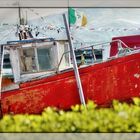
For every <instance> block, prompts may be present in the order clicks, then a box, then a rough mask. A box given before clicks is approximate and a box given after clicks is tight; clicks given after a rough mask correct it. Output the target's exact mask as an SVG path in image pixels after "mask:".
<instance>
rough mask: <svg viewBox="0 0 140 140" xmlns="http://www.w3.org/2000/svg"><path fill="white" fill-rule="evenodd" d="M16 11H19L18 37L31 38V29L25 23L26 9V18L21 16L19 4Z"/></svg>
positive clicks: (21, 38)
mask: <svg viewBox="0 0 140 140" xmlns="http://www.w3.org/2000/svg"><path fill="white" fill-rule="evenodd" d="M18 13H19V26H18V35H19V39H20V40H23V39H28V38H33V35H32V33H31V30H30V28H29V26H28V25H27V11H26V20H25V19H24V18H23V17H22V16H21V7H20V6H19V9H18Z"/></svg>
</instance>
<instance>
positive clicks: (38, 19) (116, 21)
mask: <svg viewBox="0 0 140 140" xmlns="http://www.w3.org/2000/svg"><path fill="white" fill-rule="evenodd" d="M75 10H77V11H79V12H83V13H84V14H85V15H86V17H87V21H88V22H87V25H86V26H85V27H79V28H71V32H72V36H73V38H74V42H76V43H79V44H80V43H88V42H89V43H91V44H92V43H97V42H105V41H110V40H111V39H112V37H116V36H125V35H134V34H140V8H75ZM21 11H22V12H21V14H22V16H23V17H26V14H27V19H28V24H29V25H30V26H31V28H33V30H34V32H33V34H34V35H35V33H36V32H37V31H39V35H38V36H37V37H53V38H56V39H66V32H65V27H64V22H63V18H62V13H67V9H66V8H28V9H27V8H24V9H22V10H21ZM18 22H19V19H18V9H14V8H11V9H10V8H6V9H4V8H2V9H0V43H6V41H8V40H15V39H18V38H17V37H16V36H15V33H16V31H17V27H16V24H18ZM7 23H8V25H7Z"/></svg>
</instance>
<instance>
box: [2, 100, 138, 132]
mask: <svg viewBox="0 0 140 140" xmlns="http://www.w3.org/2000/svg"><path fill="white" fill-rule="evenodd" d="M133 101H134V104H127V103H120V102H118V101H113V106H112V108H100V109H99V108H97V107H96V105H95V104H94V103H93V102H92V101H89V102H88V104H87V107H86V108H85V107H84V106H83V105H76V106H73V107H72V111H67V112H65V111H63V110H60V111H58V110H57V109H54V108H50V107H48V108H46V109H45V110H44V111H43V112H42V114H41V115H28V114H25V115H5V116H4V117H3V119H1V120H0V131H1V132H140V99H139V98H134V99H133Z"/></svg>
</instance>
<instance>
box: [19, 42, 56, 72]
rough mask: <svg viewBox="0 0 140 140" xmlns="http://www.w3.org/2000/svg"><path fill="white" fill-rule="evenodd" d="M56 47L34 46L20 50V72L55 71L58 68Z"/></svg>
mask: <svg viewBox="0 0 140 140" xmlns="http://www.w3.org/2000/svg"><path fill="white" fill-rule="evenodd" d="M55 49H56V48H55V45H53V44H51V45H50V44H49V45H46V44H42V45H41V44H39V45H38V44H34V45H32V46H28V47H22V48H19V58H20V71H21V73H22V74H24V73H33V72H42V71H46V70H53V69H54V68H55V67H56V60H55V58H54V57H56V56H55V54H54V53H55Z"/></svg>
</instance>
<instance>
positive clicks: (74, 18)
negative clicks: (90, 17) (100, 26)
mask: <svg viewBox="0 0 140 140" xmlns="http://www.w3.org/2000/svg"><path fill="white" fill-rule="evenodd" d="M69 22H70V25H75V26H85V25H86V24H87V17H86V15H85V14H84V13H83V12H80V11H77V10H75V9H73V8H69Z"/></svg>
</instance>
